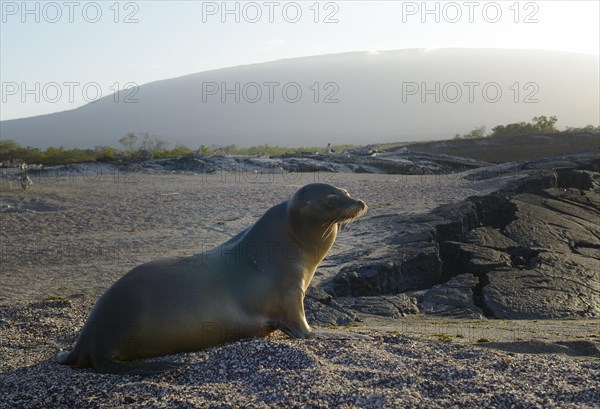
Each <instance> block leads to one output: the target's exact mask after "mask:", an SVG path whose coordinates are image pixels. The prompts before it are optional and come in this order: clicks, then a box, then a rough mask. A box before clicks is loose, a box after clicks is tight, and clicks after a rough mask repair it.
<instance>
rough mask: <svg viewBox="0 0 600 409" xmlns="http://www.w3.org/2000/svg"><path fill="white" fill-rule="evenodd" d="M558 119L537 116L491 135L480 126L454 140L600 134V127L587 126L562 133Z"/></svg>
mask: <svg viewBox="0 0 600 409" xmlns="http://www.w3.org/2000/svg"><path fill="white" fill-rule="evenodd" d="M557 121H558V118H557V117H556V116H551V117H549V118H548V117H546V116H544V115H542V116H535V117H533V119H532V120H531V121H530V122H515V123H512V124H508V125H498V126H495V127H493V128H492V132H491V133H486V129H485V126H480V127H478V128H475V129H473V130H472V131H471V132H469V133H466V134H464V135H459V134H456V135H454V139H481V138H486V137H489V138H497V137H505V136H527V135H536V134H538V135H539V134H543V135H548V134H561V133H567V134H569V133H579V132H600V126H594V125H587V126H585V127H583V128H574V127H569V126H568V127H567V128H566V129H565V130H564V131H560V130H559V129H558V128H557V127H556V122H557Z"/></svg>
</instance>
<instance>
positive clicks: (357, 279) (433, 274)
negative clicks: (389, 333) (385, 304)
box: [328, 245, 442, 297]
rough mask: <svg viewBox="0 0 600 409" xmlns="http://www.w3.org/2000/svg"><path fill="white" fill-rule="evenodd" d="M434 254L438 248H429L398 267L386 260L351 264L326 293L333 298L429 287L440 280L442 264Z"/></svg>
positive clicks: (436, 253) (336, 278) (341, 272)
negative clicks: (381, 262)
mask: <svg viewBox="0 0 600 409" xmlns="http://www.w3.org/2000/svg"><path fill="white" fill-rule="evenodd" d="M437 255H438V250H437V247H436V246H435V245H430V246H427V247H425V248H421V249H420V250H419V252H418V253H417V254H414V255H413V256H412V257H408V258H406V259H404V260H401V263H400V264H396V262H394V261H388V262H386V263H383V264H369V265H364V266H362V265H359V264H357V265H351V266H349V267H345V268H343V269H342V270H341V271H340V273H339V274H337V275H336V276H335V278H334V279H333V282H332V283H331V284H330V286H329V287H328V290H329V291H330V292H331V293H332V294H334V295H335V296H336V297H344V296H354V297H358V296H369V295H382V294H397V293H399V292H403V291H409V290H420V289H425V288H429V287H430V286H431V283H432V282H438V281H440V280H441V277H442V262H441V260H440V259H439V257H438V256H437Z"/></svg>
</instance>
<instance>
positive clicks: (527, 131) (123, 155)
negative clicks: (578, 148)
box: [0, 116, 600, 165]
mask: <svg viewBox="0 0 600 409" xmlns="http://www.w3.org/2000/svg"><path fill="white" fill-rule="evenodd" d="M556 122H557V118H556V116H551V117H549V118H548V117H546V116H539V117H534V118H533V119H532V121H531V122H518V123H513V124H508V125H498V126H496V127H494V128H492V132H491V133H489V134H488V133H486V129H485V127H484V126H481V127H478V128H476V129H473V130H472V131H470V132H469V133H467V134H464V135H459V134H456V135H455V136H454V139H481V138H486V137H491V138H495V137H507V136H519V135H521V136H526V135H535V134H574V133H582V132H600V126H594V125H587V126H585V127H583V128H573V127H567V128H566V129H565V130H564V131H559V130H558V129H557V128H556ZM119 144H120V145H121V147H122V148H121V149H118V148H115V147H113V146H97V147H95V148H93V149H77V148H75V149H65V148H64V147H62V146H60V147H49V148H46V149H45V150H43V149H39V148H33V147H30V146H27V147H24V146H21V145H20V144H18V143H17V142H16V141H14V140H11V139H5V140H0V161H9V160H13V159H20V160H22V161H24V162H25V163H34V164H42V165H61V164H65V163H82V162H113V161H118V160H143V159H150V158H155V159H160V158H172V157H182V156H191V155H194V154H197V153H201V154H204V155H265V156H279V155H284V154H287V153H297V152H307V153H315V152H326V149H325V148H323V147H301V148H289V147H283V146H272V145H269V144H264V145H257V146H251V147H239V146H236V145H227V146H210V147H209V146H206V145H200V146H199V147H198V148H197V149H192V148H189V147H187V146H183V145H176V146H175V147H174V148H169V143H168V142H167V141H165V140H164V139H161V138H159V137H157V136H155V135H150V134H149V133H147V132H145V133H136V132H129V133H127V134H126V135H124V136H123V137H122V138H120V139H119ZM403 145H404V144H403V143H393V144H391V143H390V144H380V145H378V147H379V148H380V149H381V148H384V147H385V148H390V147H399V146H403ZM356 147H357V146H356V145H334V146H332V149H333V150H334V151H338V152H339V151H342V150H344V149H352V148H356Z"/></svg>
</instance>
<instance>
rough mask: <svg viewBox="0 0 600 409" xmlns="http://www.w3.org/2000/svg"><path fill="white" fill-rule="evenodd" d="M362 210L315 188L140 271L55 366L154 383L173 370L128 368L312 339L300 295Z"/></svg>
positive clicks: (98, 308) (124, 281)
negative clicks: (252, 344)
mask: <svg viewBox="0 0 600 409" xmlns="http://www.w3.org/2000/svg"><path fill="white" fill-rule="evenodd" d="M366 211H367V205H366V204H365V203H364V202H363V201H361V200H357V199H353V198H351V197H350V195H349V194H348V192H347V191H346V190H344V189H339V188H337V187H334V186H331V185H328V184H323V183H313V184H309V185H306V186H304V187H302V188H301V189H300V190H298V191H297V192H296V193H295V194H294V195H293V196H292V197H291V198H290V199H289V200H287V201H285V202H282V203H280V204H278V205H276V206H274V207H272V208H271V209H269V210H268V211H267V212H266V213H265V214H264V215H263V216H262V217H261V218H260V219H259V220H258V221H257V222H256V223H255V224H254V225H253V226H251V227H249V228H248V229H246V230H244V231H242V232H241V233H239V234H238V235H237V236H235V237H233V238H232V239H230V240H229V241H227V242H225V243H223V244H221V245H220V246H217V247H216V248H214V249H212V250H209V251H207V252H203V253H198V254H195V255H193V256H191V257H185V258H182V257H170V258H166V259H161V260H156V261H151V262H149V263H145V264H142V265H140V266H138V267H135V268H134V269H133V270H131V271H129V272H128V273H127V274H125V275H124V276H123V277H121V278H120V279H119V280H118V281H117V282H115V283H114V284H113V285H112V286H111V287H110V288H109V289H108V290H106V292H105V293H104V294H103V295H102V296H101V297H100V299H99V300H98V302H97V303H96V305H95V306H94V308H93V309H92V311H91V313H90V316H89V318H88V319H87V321H86V323H85V325H84V327H83V329H82V330H81V334H80V335H79V339H78V340H77V343H76V345H75V348H74V349H73V350H72V351H71V352H68V351H64V352H61V353H59V354H58V355H57V357H56V359H57V361H58V362H59V363H62V364H65V365H70V366H73V367H78V368H86V367H92V368H93V369H94V370H95V371H96V372H101V373H117V374H118V373H129V374H140V375H150V374H155V373H160V372H163V371H166V370H170V369H174V368H175V367H177V366H178V364H175V363H171V362H125V361H130V360H133V359H138V358H148V357H155V356H161V355H168V354H173V353H178V352H188V351H197V350H200V349H203V348H208V347H211V346H215V345H219V344H223V343H225V342H229V341H234V340H238V339H241V338H246V337H257V336H266V335H268V334H269V333H271V332H273V331H274V330H275V329H279V330H281V331H283V332H285V333H286V334H288V335H289V336H291V337H294V338H306V337H309V336H311V335H312V333H311V328H310V326H309V325H308V323H307V322H306V317H305V315H304V294H305V292H306V289H307V288H308V285H309V284H310V281H311V280H312V278H313V275H314V273H315V271H316V269H317V266H318V265H319V263H320V262H321V260H323V258H324V257H325V255H326V254H327V253H328V252H329V249H330V248H331V246H332V245H333V242H334V241H335V239H336V236H337V233H338V230H339V229H340V228H341V227H343V226H344V225H345V224H347V223H349V222H351V221H352V220H354V219H355V218H357V217H359V216H361V215H362V214H364V213H365V212H366Z"/></svg>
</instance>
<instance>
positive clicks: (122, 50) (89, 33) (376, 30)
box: [0, 0, 600, 119]
mask: <svg viewBox="0 0 600 409" xmlns="http://www.w3.org/2000/svg"><path fill="white" fill-rule="evenodd" d="M599 3H600V2H598V1H595V0H594V1H520V2H517V1H514V0H512V1H497V2H490V1H455V2H445V1H427V2H425V3H424V2H422V1H416V2H412V1H381V2H376V1H333V2H327V1H321V2H315V1H306V2H302V1H298V2H287V1H256V2H227V3H226V4H224V3H223V2H221V1H217V2H210V1H179V2H174V1H169V2H166V1H164V2H163V1H129V2H127V1H121V2H116V1H96V2H93V1H56V2H35V1H32V2H25V3H24V2H22V1H5V0H0V6H1V7H0V11H1V19H0V24H1V26H0V75H1V77H0V82H1V85H2V100H1V105H0V108H1V110H0V119H12V118H19V117H27V116H33V115H39V114H45V113H51V112H56V111H62V110H65V109H71V108H75V107H77V106H81V105H83V104H84V103H86V101H89V100H92V99H94V98H95V97H97V96H107V95H110V94H112V93H113V92H114V91H115V90H116V89H117V88H123V87H124V86H125V85H126V84H127V83H134V84H136V85H141V84H144V83H147V82H151V81H155V80H159V79H165V78H172V77H177V76H181V75H185V74H191V73H195V72H199V71H205V70H210V69H215V68H222V67H228V66H234V65H240V64H251V63H256V62H263V61H271V60H276V59H281V58H291V57H302V56H308V55H316V54H329V53H340V52H348V51H362V50H373V52H375V50H390V49H403V48H445V47H467V48H484V47H486V48H487V47H490V48H533V49H546V50H562V51H572V52H580V53H588V54H595V55H598V54H599V50H600V45H599V38H600V28H599V19H600V17H599V16H600V9H599ZM23 4H25V6H23ZM236 20H237V21H236ZM36 99H37V101H36Z"/></svg>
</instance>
